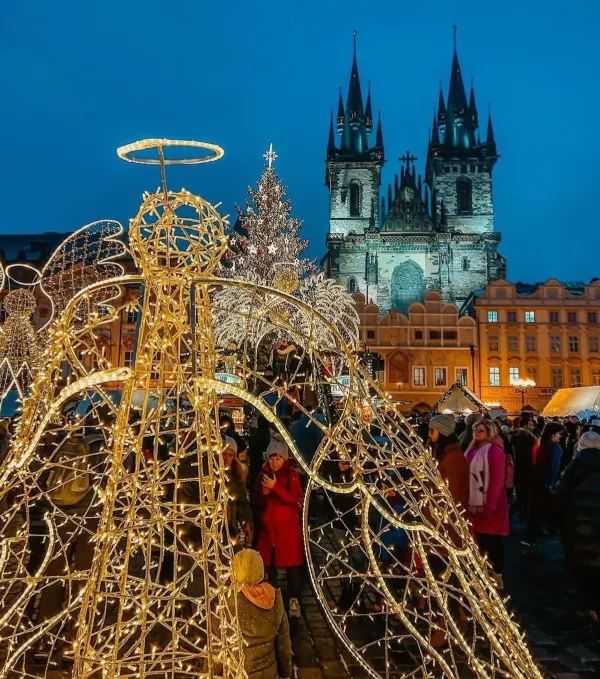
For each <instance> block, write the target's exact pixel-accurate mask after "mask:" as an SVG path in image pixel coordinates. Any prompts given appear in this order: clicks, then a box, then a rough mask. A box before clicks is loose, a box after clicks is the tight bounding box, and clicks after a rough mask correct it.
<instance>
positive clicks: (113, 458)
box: [0, 141, 541, 679]
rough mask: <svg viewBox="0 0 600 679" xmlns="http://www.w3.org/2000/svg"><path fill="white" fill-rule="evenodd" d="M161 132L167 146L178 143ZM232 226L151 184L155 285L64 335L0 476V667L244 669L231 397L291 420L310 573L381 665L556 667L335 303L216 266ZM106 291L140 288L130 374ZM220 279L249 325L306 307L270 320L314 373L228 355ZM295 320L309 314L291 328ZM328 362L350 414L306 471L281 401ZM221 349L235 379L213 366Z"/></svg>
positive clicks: (354, 640)
mask: <svg viewBox="0 0 600 679" xmlns="http://www.w3.org/2000/svg"><path fill="white" fill-rule="evenodd" d="M156 143H157V144H160V146H159V147H158V154H159V157H163V158H164V148H165V146H166V144H167V142H165V141H161V142H156ZM168 143H177V142H168ZM162 169H163V171H164V166H163V167H162ZM223 227H224V220H223V219H222V218H221V217H220V216H219V214H218V213H217V211H216V210H215V208H214V207H213V206H211V205H210V204H209V203H207V202H206V201H204V200H203V199H202V198H198V197H196V196H193V195H192V194H190V193H188V192H186V191H181V192H178V193H174V192H170V191H168V190H167V188H166V182H165V181H164V172H163V187H162V190H159V191H158V192H157V193H154V194H145V196H144V200H143V203H142V206H141V207H140V210H139V212H138V215H137V217H136V218H135V219H134V220H132V222H131V228H130V244H131V251H132V254H133V257H134V259H135V261H136V263H137V264H138V265H139V266H140V269H141V272H142V273H141V276H120V277H118V278H115V279H112V280H111V281H109V282H108V283H96V284H93V285H90V286H88V287H87V288H86V289H84V290H83V291H81V292H80V293H78V294H77V295H76V296H75V298H74V299H73V300H72V301H71V303H70V304H69V305H68V306H67V309H66V310H65V312H64V314H63V315H62V317H61V319H60V320H59V322H58V323H57V324H56V326H55V328H54V331H53V333H52V339H51V350H50V351H49V352H48V354H47V356H48V362H47V364H46V365H45V366H44V367H43V368H42V370H41V371H40V372H39V373H38V375H37V377H36V379H35V382H34V385H33V388H32V393H31V396H30V397H29V398H28V399H27V400H26V403H25V406H24V412H23V417H22V419H21V423H20V425H19V428H18V431H17V434H16V438H15V441H14V445H13V447H12V449H11V451H10V454H9V457H8V458H7V461H6V464H5V465H4V467H3V469H2V470H0V534H1V535H2V542H1V543H0V639H2V640H3V641H2V643H1V644H0V654H3V655H0V667H1V668H2V669H1V670H0V679H13V678H14V677H23V678H24V677H27V678H29V677H40V676H42V677H49V675H50V671H51V670H52V669H55V668H56V666H57V665H58V664H61V665H62V667H63V669H64V667H65V658H72V665H69V666H68V668H69V671H70V676H71V677H72V678H73V679H84V678H85V679H92V678H93V679H100V678H101V677H102V678H103V679H104V678H107V679H117V677H118V678H125V677H127V678H129V677H131V678H133V677H144V678H150V677H161V678H163V677H173V678H177V679H184V678H185V677H202V678H204V677H206V678H207V679H208V677H215V676H224V677H227V678H231V677H240V678H241V677H243V676H244V671H243V665H242V640H241V636H240V632H239V625H238V622H237V613H236V607H235V597H233V596H231V594H232V591H231V584H232V583H231V572H230V562H231V557H232V547H231V545H230V542H229V539H228V535H227V525H226V520H225V517H226V504H227V497H226V491H225V477H224V475H225V470H224V468H223V465H222V461H221V456H220V454H219V453H220V450H221V445H222V441H221V439H220V432H219V427H218V403H219V401H218V399H219V396H218V395H219V394H220V393H223V391H224V390H225V389H226V390H227V392H228V393H230V394H231V395H233V396H235V397H238V398H241V399H243V400H244V401H245V402H246V403H247V404H248V405H249V406H250V407H252V408H254V409H255V410H256V411H258V412H260V413H261V414H262V415H263V416H264V417H265V418H266V419H267V420H268V421H269V422H270V423H271V424H272V425H273V426H274V427H275V428H276V429H277V430H278V432H279V434H280V435H281V437H282V438H283V439H284V440H285V441H286V442H287V444H288V445H289V447H290V449H291V450H292V452H293V454H294V456H295V457H296V459H297V461H298V464H300V465H301V466H302V467H303V469H304V471H305V472H306V474H307V475H308V479H309V481H308V487H307V492H306V496H305V501H304V514H303V522H304V537H305V546H306V554H307V558H308V564H309V572H310V577H311V582H312V585H313V587H314V589H315V592H316V595H317V597H318V599H319V601H320V603H321V605H322V606H323V608H324V610H325V612H326V615H327V617H328V619H329V621H330V623H331V625H332V627H333V629H334V630H335V632H336V633H337V635H338V637H339V639H340V640H341V641H342V642H343V643H344V644H345V645H346V646H347V648H348V649H349V651H350V652H351V653H353V654H354V655H355V657H356V658H357V661H358V662H360V663H361V665H362V666H363V667H364V668H365V669H366V670H367V671H368V672H369V673H370V674H371V675H372V676H373V677H386V678H387V677H398V676H405V677H411V678H414V679H417V677H418V678H419V679H422V678H423V677H426V676H427V677H445V678H452V679H459V677H465V676H473V677H479V678H481V679H483V678H484V677H485V678H488V677H494V678H500V677H502V678H508V677H514V678H516V679H541V675H540V673H539V671H538V669H537V668H536V666H535V664H534V662H533V661H532V659H531V656H530V654H529V651H528V649H527V646H526V644H525V642H524V639H523V636H522V634H521V633H520V632H519V630H518V628H517V626H516V624H515V622H514V620H513V619H512V618H511V616H510V615H509V614H508V613H507V611H506V608H505V606H504V603H503V601H502V599H501V598H500V596H499V595H498V593H497V592H496V590H495V588H494V585H493V581H492V578H491V577H490V573H489V568H488V565H487V563H486V561H485V560H484V559H483V558H482V557H481V555H480V554H479V552H478V550H477V547H476V545H475V544H474V542H473V539H472V537H471V535H470V532H469V529H468V526H467V524H466V521H465V519H464V517H463V515H462V513H461V511H459V509H458V508H457V507H456V506H455V504H454V502H453V500H452V497H451V496H450V494H449V491H448V488H447V486H446V485H445V483H444V482H443V480H442V479H441V477H440V475H439V473H438V470H437V466H436V463H435V460H434V459H433V458H432V456H431V453H430V452H428V451H427V450H424V449H423V447H422V445H421V443H420V441H419V439H418V437H417V436H416V435H415V433H414V432H413V430H412V429H411V428H410V426H409V425H408V424H407V422H406V421H405V420H404V419H403V418H402V417H401V416H400V415H399V414H398V413H397V412H396V411H395V409H394V405H393V403H392V402H391V401H389V400H388V399H387V398H386V397H385V396H384V395H383V394H381V393H379V392H378V389H377V387H376V385H375V384H374V383H373V382H372V381H371V380H370V379H369V377H368V375H367V374H366V373H365V371H364V369H363V368H362V367H361V365H360V363H359V360H358V357H357V355H356V353H355V352H354V351H353V350H352V349H353V348H352V347H351V346H350V345H349V343H348V342H346V341H345V339H344V337H343V336H342V335H341V333H340V332H339V331H338V329H337V327H336V325H334V324H333V323H331V322H330V320H329V319H328V318H327V315H326V314H325V313H320V312H319V311H317V310H315V309H312V308H311V307H310V305H309V304H308V303H306V302H304V301H302V300H301V299H296V298H294V297H292V296H291V295H289V294H287V293H285V292H282V291H278V290H275V289H274V288H271V287H268V286H262V285H257V284H255V283H252V282H249V281H245V280H236V279H223V278H222V277H217V276H214V275H213V272H214V271H215V269H216V267H217V266H218V264H219V260H220V258H221V257H222V256H223V254H224V252H225V250H226V247H227V244H226V239H225V236H224V228H223ZM107 285H108V287H110V288H114V287H124V286H132V285H138V286H139V287H140V288H141V289H142V290H143V297H142V298H141V300H140V302H139V310H140V316H141V321H140V330H139V338H138V342H137V346H138V352H137V354H136V357H135V361H134V364H133V366H132V367H131V368H115V367H113V366H111V365H110V364H108V363H107V361H106V357H105V356H104V355H103V354H102V353H101V352H100V351H99V350H98V348H97V343H96V342H95V334H96V333H97V332H98V331H99V330H100V329H101V328H102V327H103V326H104V325H105V324H107V323H111V322H112V321H113V320H114V319H116V318H117V317H118V315H119V313H120V312H121V309H120V308H119V305H118V304H117V303H116V302H115V300H117V299H123V295H120V296H114V298H113V301H110V302H109V301H106V298H105V297H102V296H100V297H98V292H99V291H100V290H102V289H103V287H106V286H107ZM223 289H227V290H231V291H233V292H236V293H237V294H238V295H240V296H241V295H251V296H252V300H253V307H252V308H253V309H254V311H253V312H252V311H250V310H249V308H247V307H244V308H236V307H230V308H228V310H227V313H228V314H231V315H238V316H240V317H241V318H242V319H243V320H244V321H245V322H246V325H245V326H243V325H240V327H246V328H247V329H249V328H250V327H251V323H250V321H251V320H252V319H253V318H254V317H256V316H261V314H263V316H261V318H262V317H264V316H265V314H264V309H265V307H268V308H271V307H272V305H273V304H274V303H278V304H279V306H280V308H285V309H286V310H287V309H289V310H290V314H287V313H286V314H268V320H263V321H261V322H263V323H264V324H265V325H266V326H267V330H268V331H269V332H273V333H279V332H281V333H292V334H293V336H294V337H295V338H296V340H297V342H298V345H299V346H300V347H302V349H303V350H304V351H305V354H306V357H307V360H309V361H310V362H311V364H312V366H313V368H314V369H313V370H312V371H310V376H307V372H306V371H302V372H300V371H297V372H295V373H294V372H292V373H291V374H290V375H289V379H288V380H286V382H280V381H278V380H276V379H274V378H272V377H268V376H266V375H264V374H262V373H260V372H259V371H257V369H256V364H255V363H254V362H253V361H252V360H251V357H250V353H249V352H238V353H236V354H234V355H232V354H231V352H228V350H227V349H226V348H223V349H221V348H220V347H219V346H218V345H217V344H216V343H215V333H216V331H217V330H218V327H216V326H215V319H216V318H219V316H218V314H215V304H216V301H217V299H218V298H219V295H220V294H221V292H222V291H223ZM99 300H100V301H99ZM99 309H102V313H99ZM222 311H223V313H225V311H224V310H222ZM298 315H300V316H301V317H302V318H303V319H304V320H303V324H302V325H293V326H292V323H291V321H290V319H291V318H297V317H298ZM81 319H83V320H81ZM323 328H325V329H326V330H325V331H323ZM248 332H249V331H248ZM248 332H245V333H243V334H242V335H240V336H239V338H238V340H239V342H240V344H241V345H245V344H247V343H248V342H249V337H248ZM317 337H319V338H320V340H319V341H317V340H316V338H317ZM323 338H328V341H329V342H330V344H329V345H328V346H326V347H322V346H321V345H320V343H319V342H323V341H325V340H324V339H323ZM331 356H334V357H335V358H336V360H339V361H342V362H344V364H345V365H346V367H347V370H348V384H347V387H346V388H345V390H344V392H343V395H342V399H341V401H340V408H339V414H338V417H337V421H336V423H335V424H324V423H323V422H322V421H321V420H319V419H316V417H315V418H313V416H312V415H309V417H311V419H312V423H313V425H314V426H316V427H319V428H321V429H322V431H323V440H322V443H321V444H320V446H319V448H318V450H317V451H316V452H315V456H314V458H313V459H312V461H310V462H307V461H305V460H304V459H303V458H302V457H301V456H300V455H299V453H298V451H297V450H296V448H295V446H294V443H293V441H292V440H291V438H290V435H289V433H288V431H287V430H286V428H285V427H284V426H283V424H282V423H281V422H280V420H279V419H278V416H277V412H278V405H279V403H280V402H281V401H288V400H291V399H292V398H294V397H293V396H292V394H293V393H297V392H298V390H300V391H301V390H302V389H304V388H308V387H310V388H311V389H312V390H316V391H318V390H319V389H322V388H324V387H325V386H326V381H325V379H324V378H322V377H320V376H322V375H324V373H325V365H326V363H328V362H329V361H330V357H331ZM225 359H227V360H228V361H229V370H230V372H232V373H234V374H235V375H236V377H237V380H236V381H235V383H233V384H227V385H225V384H224V383H223V382H221V381H220V380H219V379H218V378H217V375H218V374H217V365H219V364H220V363H221V362H224V361H225ZM136 396H137V397H136ZM134 397H136V398H134ZM134 402H135V403H137V404H138V406H137V408H136V407H134V405H133V404H134ZM73 404H76V407H75V409H74V410H73ZM297 405H299V406H300V407H302V406H301V405H300V404H297ZM88 432H91V433H92V435H93V436H94V438H93V439H90V438H89V435H88ZM84 433H85V434H86V435H88V438H87V439H84V438H82V436H81V435H82V434H84ZM392 538H394V539H392ZM34 543H35V544H37V546H38V547H40V545H41V549H33V548H32V546H33V544H34ZM402 543H404V544H402ZM35 556H37V558H34V557H35ZM57 597H58V598H59V604H58V605H57V603H56V601H57ZM52 604H54V605H52ZM440 637H441V638H440ZM73 639H75V641H73ZM36 656H37V657H38V658H41V659H42V662H38V663H37V664H35V663H34V662H33V659H32V658H35V657H36Z"/></svg>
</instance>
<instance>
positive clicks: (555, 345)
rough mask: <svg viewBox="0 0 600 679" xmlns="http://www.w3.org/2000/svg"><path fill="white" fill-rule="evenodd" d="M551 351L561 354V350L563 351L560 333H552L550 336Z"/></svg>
mask: <svg viewBox="0 0 600 679" xmlns="http://www.w3.org/2000/svg"><path fill="white" fill-rule="evenodd" d="M550 351H551V352H552V353H553V354H560V352H561V348H560V335H551V336H550Z"/></svg>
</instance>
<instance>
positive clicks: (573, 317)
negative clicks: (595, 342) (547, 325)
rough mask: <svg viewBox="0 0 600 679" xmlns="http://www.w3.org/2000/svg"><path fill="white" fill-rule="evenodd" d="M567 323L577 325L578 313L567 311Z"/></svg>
mask: <svg viewBox="0 0 600 679" xmlns="http://www.w3.org/2000/svg"><path fill="white" fill-rule="evenodd" d="M567 323H577V312H576V311H567Z"/></svg>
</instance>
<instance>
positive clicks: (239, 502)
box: [221, 436, 253, 545]
mask: <svg viewBox="0 0 600 679" xmlns="http://www.w3.org/2000/svg"><path fill="white" fill-rule="evenodd" d="M237 451H238V447H237V442H236V440H235V439H234V438H232V437H229V436H224V437H223V452H222V453H221V459H222V460H223V468H224V472H225V486H226V488H227V495H228V500H227V524H228V529H229V538H230V540H231V541H232V542H233V543H234V544H239V543H240V542H243V544H246V545H250V544H252V537H253V526H252V523H253V522H252V508H251V507H250V500H249V498H248V489H247V487H246V480H247V478H248V470H247V468H246V466H245V465H244V464H242V463H241V462H240V460H239V459H238V456H237Z"/></svg>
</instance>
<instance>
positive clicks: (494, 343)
mask: <svg viewBox="0 0 600 679" xmlns="http://www.w3.org/2000/svg"><path fill="white" fill-rule="evenodd" d="M499 349H500V344H499V342H498V336H497V335H490V336H489V337H488V351H498V350H499Z"/></svg>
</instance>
